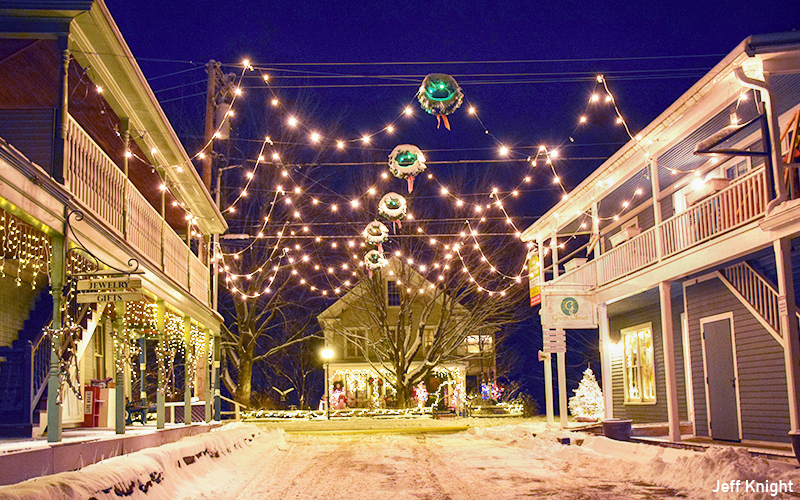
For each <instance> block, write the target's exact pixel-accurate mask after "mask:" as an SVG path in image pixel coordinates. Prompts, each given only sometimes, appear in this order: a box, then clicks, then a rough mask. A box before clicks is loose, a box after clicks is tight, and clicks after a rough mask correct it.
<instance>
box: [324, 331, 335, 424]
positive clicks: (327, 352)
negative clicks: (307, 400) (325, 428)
mask: <svg viewBox="0 0 800 500" xmlns="http://www.w3.org/2000/svg"><path fill="white" fill-rule="evenodd" d="M332 357H333V349H331V348H330V347H326V348H324V349H323V350H322V358H323V359H324V360H325V409H326V411H327V418H328V420H330V419H331V395H330V393H329V390H330V389H329V387H328V368H329V367H330V364H331V358H332Z"/></svg>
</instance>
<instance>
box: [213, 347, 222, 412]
mask: <svg viewBox="0 0 800 500" xmlns="http://www.w3.org/2000/svg"><path fill="white" fill-rule="evenodd" d="M221 340H222V339H221V337H220V334H219V333H217V334H216V335H214V420H216V421H217V422H219V421H220V420H222V418H221V415H220V411H221V409H220V404H221V402H222V401H221V399H220V393H219V390H220V385H219V384H220V354H221V350H222V345H221Z"/></svg>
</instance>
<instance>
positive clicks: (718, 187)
mask: <svg viewBox="0 0 800 500" xmlns="http://www.w3.org/2000/svg"><path fill="white" fill-rule="evenodd" d="M730 183H731V180H730V179H722V178H714V179H708V180H707V181H705V182H704V183H703V184H702V185H700V186H698V187H697V188H695V189H693V190H691V191H689V192H688V193H686V205H694V204H695V203H697V202H698V201H700V200H702V199H703V198H706V197H708V196H711V195H712V194H714V193H717V192H719V191H722V190H723V189H725V188H726V187H728V184H730Z"/></svg>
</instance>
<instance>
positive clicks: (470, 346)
mask: <svg viewBox="0 0 800 500" xmlns="http://www.w3.org/2000/svg"><path fill="white" fill-rule="evenodd" d="M491 348H492V337H491V335H469V336H468V337H467V354H477V353H480V352H486V351H488V350H490V349H491Z"/></svg>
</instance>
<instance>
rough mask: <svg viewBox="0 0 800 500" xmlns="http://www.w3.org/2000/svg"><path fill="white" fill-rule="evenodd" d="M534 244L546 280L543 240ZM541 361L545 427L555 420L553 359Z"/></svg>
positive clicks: (548, 355) (540, 274)
mask: <svg viewBox="0 0 800 500" xmlns="http://www.w3.org/2000/svg"><path fill="white" fill-rule="evenodd" d="M536 246H537V249H538V251H539V276H540V278H539V280H540V282H542V283H544V282H545V281H546V280H547V275H546V274H545V266H544V240H542V239H539V240H537V241H536ZM540 293H541V289H540ZM541 312H542V311H541V309H539V314H541ZM542 333H544V330H542ZM542 362H543V363H544V405H545V414H546V415H547V427H551V426H552V425H553V423H554V420H555V419H554V415H553V414H554V413H555V412H554V411H553V360H552V359H551V358H550V354H545V355H544V359H542Z"/></svg>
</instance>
